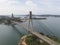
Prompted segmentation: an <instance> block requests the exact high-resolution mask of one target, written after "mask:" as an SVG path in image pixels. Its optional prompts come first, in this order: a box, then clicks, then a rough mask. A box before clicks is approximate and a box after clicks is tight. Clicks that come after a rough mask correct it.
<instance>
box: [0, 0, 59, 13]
mask: <svg viewBox="0 0 60 45" xmlns="http://www.w3.org/2000/svg"><path fill="white" fill-rule="evenodd" d="M30 10H31V11H33V13H35V14H60V0H38V1H37V0H0V14H11V13H12V12H13V13H14V14H25V13H26V14H27V13H28V11H30Z"/></svg>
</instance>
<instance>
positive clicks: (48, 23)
mask: <svg viewBox="0 0 60 45" xmlns="http://www.w3.org/2000/svg"><path fill="white" fill-rule="evenodd" d="M27 24H28V23H27V22H25V23H24V24H23V25H27ZM33 28H34V31H36V32H43V33H44V34H48V35H55V36H56V37H58V38H59V39H60V18H54V17H49V18H47V20H33ZM50 33H51V34H50ZM25 34H27V31H25V30H24V29H23V28H21V26H19V25H15V26H11V25H2V24H1V25H0V45H18V42H19V40H20V38H21V36H22V35H25Z"/></svg>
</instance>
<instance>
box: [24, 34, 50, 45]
mask: <svg viewBox="0 0 60 45" xmlns="http://www.w3.org/2000/svg"><path fill="white" fill-rule="evenodd" d="M25 42H26V43H27V45H49V44H48V43H46V42H44V41H43V43H41V42H40V39H39V38H37V37H36V36H34V35H32V36H28V37H27V38H26V40H25Z"/></svg>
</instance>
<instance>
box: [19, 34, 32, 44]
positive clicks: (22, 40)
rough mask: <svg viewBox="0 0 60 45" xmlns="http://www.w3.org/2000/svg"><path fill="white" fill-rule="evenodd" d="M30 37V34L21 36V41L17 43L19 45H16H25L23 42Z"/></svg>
mask: <svg viewBox="0 0 60 45" xmlns="http://www.w3.org/2000/svg"><path fill="white" fill-rule="evenodd" d="M31 35H32V34H28V35H24V36H22V37H21V39H20V41H19V43H18V45H27V44H26V42H25V40H26V38H27V36H31Z"/></svg>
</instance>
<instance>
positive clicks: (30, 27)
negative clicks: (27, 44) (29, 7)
mask: <svg viewBox="0 0 60 45" xmlns="http://www.w3.org/2000/svg"><path fill="white" fill-rule="evenodd" d="M28 29H32V30H33V21H32V11H29V23H28Z"/></svg>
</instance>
